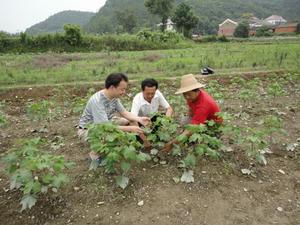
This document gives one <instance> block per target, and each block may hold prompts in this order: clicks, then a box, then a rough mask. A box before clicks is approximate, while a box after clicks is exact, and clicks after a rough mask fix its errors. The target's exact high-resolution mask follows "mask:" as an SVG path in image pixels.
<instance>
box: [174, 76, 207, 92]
mask: <svg viewBox="0 0 300 225" xmlns="http://www.w3.org/2000/svg"><path fill="white" fill-rule="evenodd" d="M203 87H205V85H204V84H200V83H199V82H198V81H197V80H196V78H195V77H194V75H193V74H187V75H184V76H182V78H181V83H180V88H179V90H178V91H177V92H176V93H175V94H176V95H178V94H182V93H185V92H188V91H192V90H195V89H198V88H203Z"/></svg>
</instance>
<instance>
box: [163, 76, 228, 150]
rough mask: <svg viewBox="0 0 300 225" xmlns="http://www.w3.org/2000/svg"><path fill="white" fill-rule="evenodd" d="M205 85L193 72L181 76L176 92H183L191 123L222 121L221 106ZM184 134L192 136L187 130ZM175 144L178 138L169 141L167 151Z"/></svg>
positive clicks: (165, 148) (166, 146)
mask: <svg viewBox="0 0 300 225" xmlns="http://www.w3.org/2000/svg"><path fill="white" fill-rule="evenodd" d="M203 87H204V85H203V84H200V83H199V82H198V81H197V80H196V78H195V77H194V75H193V74H188V75H184V76H182V78H181V87H180V89H179V90H178V91H177V92H176V93H175V94H183V96H184V98H185V100H186V101H187V104H188V106H189V117H188V118H189V121H188V123H189V124H205V123H206V121H209V120H214V121H215V122H216V123H222V119H221V118H220V117H218V116H217V113H218V112H220V108H219V106H218V105H217V103H216V101H215V100H214V99H213V98H212V97H211V96H210V95H209V94H208V93H206V92H205V91H204V90H202V89H201V88H203ZM182 134H183V135H186V136H190V135H191V133H190V132H189V131H188V130H185V131H184V132H183V133H182ZM173 144H178V141H177V140H176V139H173V140H172V141H170V142H169V143H167V144H166V145H165V147H164V150H165V151H167V152H168V151H170V150H171V149H172V147H173Z"/></svg>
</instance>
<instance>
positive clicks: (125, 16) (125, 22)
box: [115, 10, 137, 33]
mask: <svg viewBox="0 0 300 225" xmlns="http://www.w3.org/2000/svg"><path fill="white" fill-rule="evenodd" d="M115 13H116V18H117V20H118V24H119V25H121V26H122V28H123V31H125V32H127V33H132V31H133V29H134V28H135V27H136V25H137V19H136V16H135V15H134V14H133V12H132V11H129V10H125V11H116V12H115Z"/></svg>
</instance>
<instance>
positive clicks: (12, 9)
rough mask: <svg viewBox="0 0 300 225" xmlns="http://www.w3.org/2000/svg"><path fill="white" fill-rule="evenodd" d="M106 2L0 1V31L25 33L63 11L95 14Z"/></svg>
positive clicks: (59, 0)
mask: <svg viewBox="0 0 300 225" xmlns="http://www.w3.org/2000/svg"><path fill="white" fill-rule="evenodd" d="M105 1H106V0H0V31H7V32H10V33H15V32H21V31H25V30H26V28H28V27H30V26H32V25H34V24H36V23H39V22H41V21H43V20H45V19H47V18H48V17H49V16H51V15H53V14H55V13H58V12H61V11H63V10H79V11H88V12H97V11H98V10H99V9H100V8H101V7H102V6H103V5H104V3H105Z"/></svg>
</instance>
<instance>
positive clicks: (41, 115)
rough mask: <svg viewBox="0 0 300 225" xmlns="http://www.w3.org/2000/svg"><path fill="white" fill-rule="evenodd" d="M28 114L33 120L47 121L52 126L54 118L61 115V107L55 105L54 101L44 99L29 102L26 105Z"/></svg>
mask: <svg viewBox="0 0 300 225" xmlns="http://www.w3.org/2000/svg"><path fill="white" fill-rule="evenodd" d="M26 112H27V116H28V117H29V118H30V119H31V120H33V121H44V120H45V121H46V122H47V123H48V126H49V127H50V125H51V122H52V120H53V119H54V118H55V117H56V116H57V115H59V114H60V113H59V112H60V107H58V106H55V104H54V102H52V101H47V100H42V101H39V102H33V103H29V104H28V105H27V106H26Z"/></svg>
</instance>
